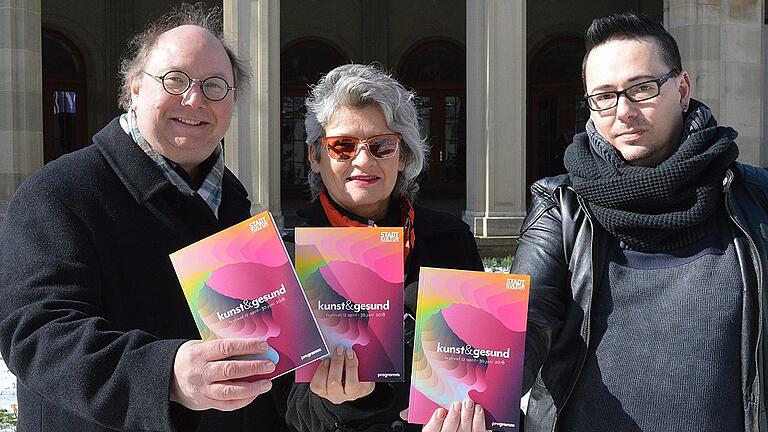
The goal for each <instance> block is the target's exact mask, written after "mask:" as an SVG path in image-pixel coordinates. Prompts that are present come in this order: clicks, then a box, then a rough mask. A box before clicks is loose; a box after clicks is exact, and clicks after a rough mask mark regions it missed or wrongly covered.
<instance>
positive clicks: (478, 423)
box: [472, 404, 486, 432]
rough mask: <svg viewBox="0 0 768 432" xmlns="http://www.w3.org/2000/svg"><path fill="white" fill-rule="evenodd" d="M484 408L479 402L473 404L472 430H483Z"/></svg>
mask: <svg viewBox="0 0 768 432" xmlns="http://www.w3.org/2000/svg"><path fill="white" fill-rule="evenodd" d="M485 430H486V429H485V410H484V409H483V407H481V406H480V404H475V417H474V418H473V419H472V432H484V431H485Z"/></svg>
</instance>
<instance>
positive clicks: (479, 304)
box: [408, 267, 530, 431]
mask: <svg viewBox="0 0 768 432" xmlns="http://www.w3.org/2000/svg"><path fill="white" fill-rule="evenodd" d="M529 287H530V277H529V276H527V275H514V274H504V273H484V272H479V271H465V270H448V269H437V268H428V267H422V268H421V271H420V273H419V297H418V305H417V308H416V330H415V331H416V333H415V339H414V349H413V370H412V374H411V393H410V401H409V404H408V405H409V412H408V422H409V423H416V424H425V423H427V422H428V421H429V419H430V417H431V416H432V414H433V413H434V411H435V410H436V409H437V408H438V407H443V408H446V409H448V408H449V407H450V405H451V403H453V402H454V401H462V400H464V399H472V400H473V401H475V402H476V403H478V404H480V405H481V406H482V407H483V409H484V410H485V419H486V427H487V428H488V429H490V430H502V431H519V430H520V429H519V417H520V396H521V395H520V392H521V389H522V380H523V375H522V372H523V354H524V350H525V329H526V321H527V317H528V294H529Z"/></svg>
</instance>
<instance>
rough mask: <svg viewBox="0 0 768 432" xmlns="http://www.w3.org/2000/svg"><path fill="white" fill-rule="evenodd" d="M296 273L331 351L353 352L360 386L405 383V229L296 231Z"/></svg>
mask: <svg viewBox="0 0 768 432" xmlns="http://www.w3.org/2000/svg"><path fill="white" fill-rule="evenodd" d="M296 272H297V273H298V275H299V280H300V281H301V285H302V287H303V288H304V292H305V293H306V295H307V299H308V300H309V304H310V306H311V308H312V312H313V313H314V314H315V318H317V322H318V323H319V324H320V329H321V331H322V332H323V336H324V338H325V341H326V343H327V344H328V347H329V348H330V349H331V351H333V350H334V349H335V348H336V347H337V346H338V345H342V346H344V347H345V348H352V349H354V351H355V353H356V355H357V357H358V359H359V361H360V366H359V368H358V378H359V379H360V380H361V381H379V382H382V381H403V380H404V376H403V375H404V371H403V367H404V366H403V278H404V275H403V229H402V228H379V227H357V228H296ZM315 369H317V364H312V365H309V366H305V367H303V368H301V369H299V370H297V371H296V381H297V382H309V381H311V379H312V376H313V375H314V373H315Z"/></svg>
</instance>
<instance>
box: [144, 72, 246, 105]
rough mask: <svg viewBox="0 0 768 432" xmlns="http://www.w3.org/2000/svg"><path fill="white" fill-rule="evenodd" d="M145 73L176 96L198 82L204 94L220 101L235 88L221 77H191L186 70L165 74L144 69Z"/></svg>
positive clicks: (212, 99)
mask: <svg viewBox="0 0 768 432" xmlns="http://www.w3.org/2000/svg"><path fill="white" fill-rule="evenodd" d="M142 72H144V73H145V74H147V75H149V76H151V77H152V78H154V79H155V81H157V82H159V83H160V84H162V85H163V89H164V90H165V91H166V92H167V93H168V94H172V95H174V96H178V95H181V94H184V93H185V92H186V91H187V90H189V88H190V87H192V83H193V82H196V83H197V84H198V85H199V86H200V89H202V91H203V96H205V97H206V98H207V99H208V100H211V101H214V102H216V101H220V100H222V99H224V98H225V97H227V94H229V91H230V90H235V88H234V87H232V86H231V85H229V83H228V82H227V80H225V79H224V78H221V77H216V76H212V77H208V78H205V79H197V78H190V76H189V75H187V74H186V73H185V72H182V71H178V70H172V71H168V72H166V73H165V74H163V75H152V74H151V73H149V72H147V71H142Z"/></svg>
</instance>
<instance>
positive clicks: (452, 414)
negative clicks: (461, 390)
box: [400, 399, 486, 432]
mask: <svg viewBox="0 0 768 432" xmlns="http://www.w3.org/2000/svg"><path fill="white" fill-rule="evenodd" d="M400 417H402V418H403V420H406V421H407V419H408V410H405V411H403V412H401V413H400ZM422 432H486V429H485V411H484V410H483V407H481V406H480V405H478V404H475V403H474V402H473V401H472V400H470V399H465V400H464V402H454V403H453V404H452V405H451V408H450V409H448V410H446V409H445V408H438V409H436V410H435V412H434V413H433V414H432V418H430V419H429V422H428V423H427V424H426V425H424V428H423V429H422Z"/></svg>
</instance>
